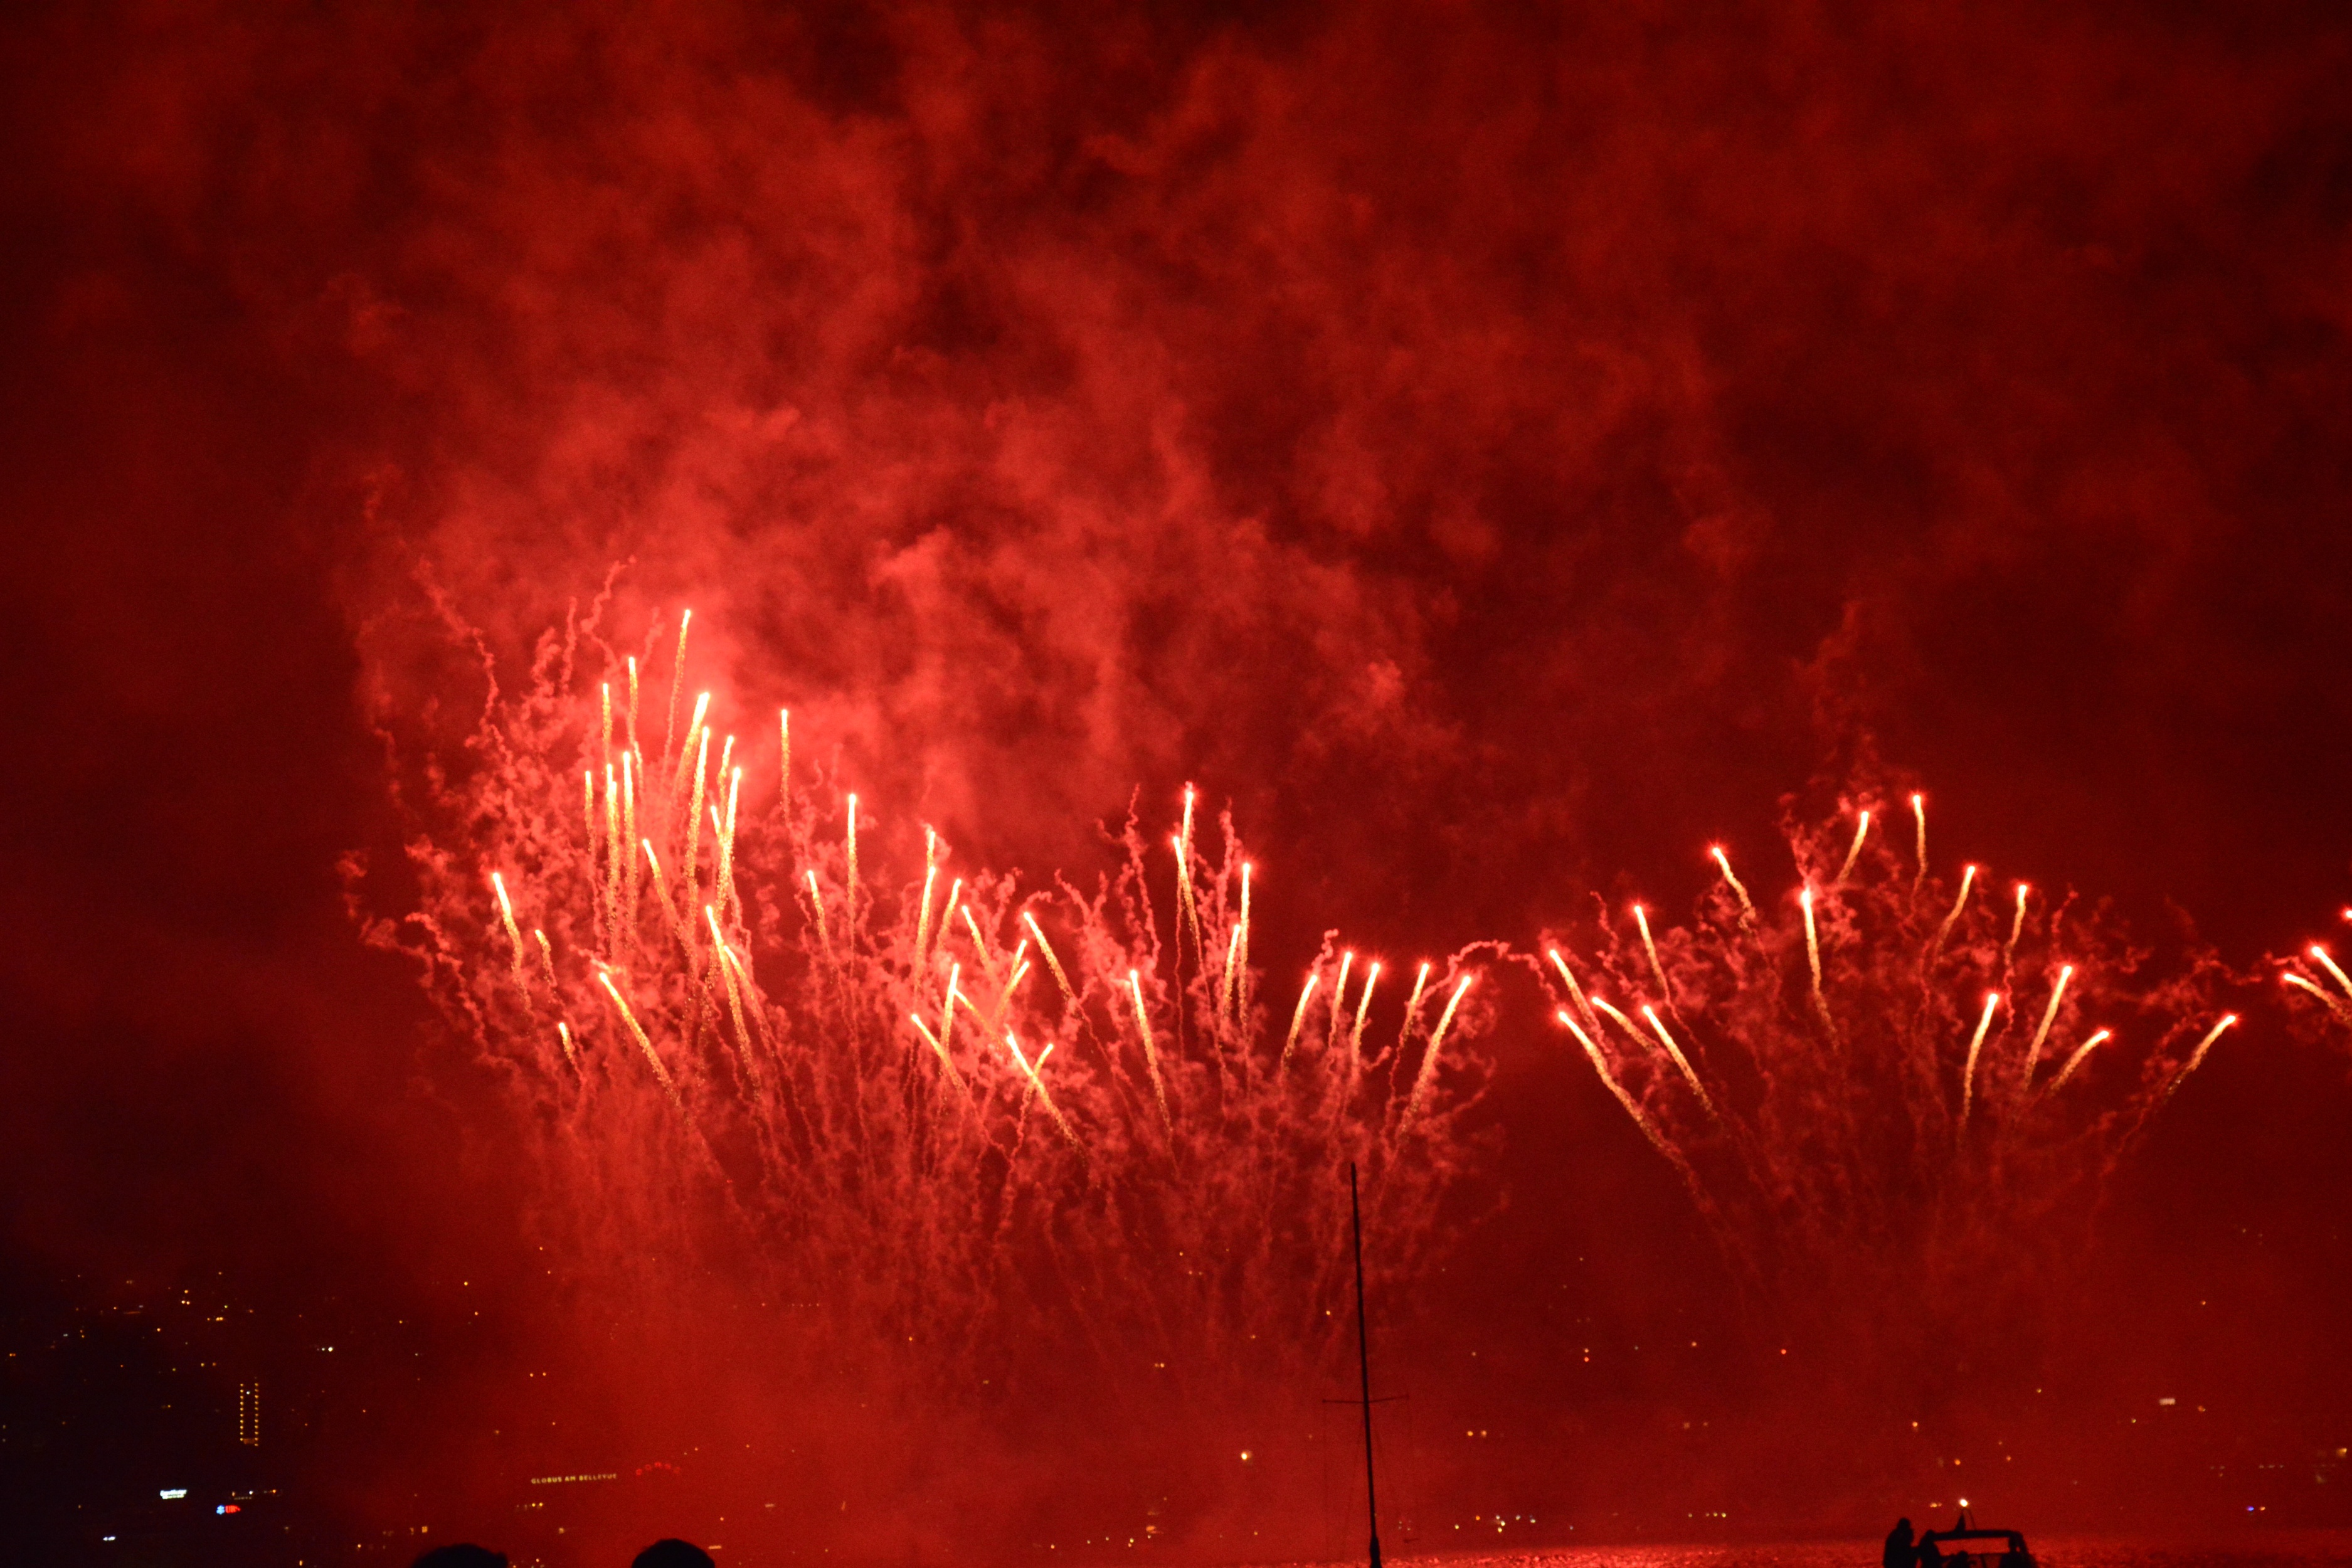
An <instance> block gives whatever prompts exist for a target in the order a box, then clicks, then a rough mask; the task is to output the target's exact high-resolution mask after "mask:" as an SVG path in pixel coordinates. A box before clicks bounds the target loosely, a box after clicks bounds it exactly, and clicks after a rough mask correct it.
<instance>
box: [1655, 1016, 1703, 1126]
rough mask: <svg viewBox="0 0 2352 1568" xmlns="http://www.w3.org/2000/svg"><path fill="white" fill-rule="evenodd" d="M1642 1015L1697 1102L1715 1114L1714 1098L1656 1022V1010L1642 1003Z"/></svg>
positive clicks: (1687, 1059) (1661, 1026)
mask: <svg viewBox="0 0 2352 1568" xmlns="http://www.w3.org/2000/svg"><path fill="white" fill-rule="evenodd" d="M1642 1016H1643V1017H1644V1018H1647V1019H1648V1020H1649V1021H1650V1028H1651V1029H1652V1031H1654V1033H1655V1034H1656V1035H1657V1037H1658V1044H1660V1045H1662V1046H1664V1047H1666V1055H1667V1056H1669V1057H1672V1058H1674V1063H1675V1067H1677V1068H1681V1069H1682V1075H1683V1079H1684V1081H1685V1082H1686V1083H1688V1084H1689V1085H1690V1086H1691V1092H1692V1093H1693V1094H1696V1095H1697V1096H1698V1102H1699V1104H1701V1105H1703V1106H1705V1107H1706V1113H1707V1115H1709V1116H1711V1117H1712V1116H1715V1115H1716V1114H1717V1111H1716V1109H1715V1100H1713V1099H1712V1098H1711V1097H1710V1096H1709V1095H1708V1094H1707V1092H1706V1085H1705V1084H1703V1083H1701V1082H1699V1080H1698V1073H1697V1072H1696V1070H1695V1069H1694V1068H1692V1067H1691V1065H1690V1058H1688V1057H1686V1056H1685V1055H1683V1048H1682V1047H1680V1046H1678V1045H1676V1044H1675V1037H1673V1036H1672V1035H1670V1034H1668V1033H1666V1026H1664V1024H1661V1023H1660V1022H1658V1010H1657V1009H1656V1008H1655V1007H1653V1006H1650V1005H1648V1004H1646V1003H1644V1004H1643V1007H1642Z"/></svg>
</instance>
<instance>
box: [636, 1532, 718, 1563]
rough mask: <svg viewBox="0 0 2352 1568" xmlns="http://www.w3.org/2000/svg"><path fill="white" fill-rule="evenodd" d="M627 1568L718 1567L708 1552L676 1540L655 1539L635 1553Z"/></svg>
mask: <svg viewBox="0 0 2352 1568" xmlns="http://www.w3.org/2000/svg"><path fill="white" fill-rule="evenodd" d="M629 1568H719V1564H718V1563H713V1562H712V1561H711V1560H710V1553H709V1552H705V1551H704V1550H703V1549H702V1548H701V1547H699V1546H690V1545H688V1543H687V1542H683V1541H678V1540H675V1539H673V1540H669V1541H656V1542H654V1543H653V1544H652V1545H651V1546H648V1547H646V1549H645V1550H644V1551H643V1552H638V1553H637V1560H636V1561H635V1563H631V1564H630V1565H629Z"/></svg>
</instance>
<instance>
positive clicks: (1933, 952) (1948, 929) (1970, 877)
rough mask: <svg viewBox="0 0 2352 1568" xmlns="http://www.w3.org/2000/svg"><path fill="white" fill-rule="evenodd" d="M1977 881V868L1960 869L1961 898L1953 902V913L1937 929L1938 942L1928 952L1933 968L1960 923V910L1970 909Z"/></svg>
mask: <svg viewBox="0 0 2352 1568" xmlns="http://www.w3.org/2000/svg"><path fill="white" fill-rule="evenodd" d="M1976 879H1977V868H1975V867H1974V866H1963V867H1961V868H1960V896H1959V897H1958V898H1956V899H1954V900H1952V912H1951V913H1950V914H1948V915H1946V916H1945V917H1944V923H1943V924H1942V925H1939V926H1937V928H1936V940H1935V942H1934V943H1933V944H1932V945H1930V946H1929V948H1928V950H1927V963H1929V965H1931V966H1932V965H1933V964H1934V963H1935V962H1936V960H1937V956H1938V955H1940V954H1941V953H1942V952H1943V951H1944V939H1945V938H1946V937H1948V936H1949V935H1951V933H1952V927H1953V926H1954V925H1955V924H1956V923H1958V921H1959V918H1960V910H1963V909H1965V908H1967V907H1968V902H1969V888H1971V887H1973V886H1974V885H1975V883H1976Z"/></svg>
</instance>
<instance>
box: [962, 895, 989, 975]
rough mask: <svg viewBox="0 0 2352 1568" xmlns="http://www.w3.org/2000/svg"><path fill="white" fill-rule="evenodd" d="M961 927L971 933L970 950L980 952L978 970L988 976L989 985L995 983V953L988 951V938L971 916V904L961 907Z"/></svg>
mask: <svg viewBox="0 0 2352 1568" xmlns="http://www.w3.org/2000/svg"><path fill="white" fill-rule="evenodd" d="M963 929H964V930H966V931H970V932H971V946H972V951H973V952H977V953H978V954H980V971H981V973H983V974H985V975H987V976H988V983H989V984H991V985H993V984H996V955H995V954H994V953H992V952H989V951H988V938H986V937H984V936H982V934H981V931H980V922H979V921H976V920H974V919H972V918H971V905H970V904H966V905H965V906H964V907H963Z"/></svg>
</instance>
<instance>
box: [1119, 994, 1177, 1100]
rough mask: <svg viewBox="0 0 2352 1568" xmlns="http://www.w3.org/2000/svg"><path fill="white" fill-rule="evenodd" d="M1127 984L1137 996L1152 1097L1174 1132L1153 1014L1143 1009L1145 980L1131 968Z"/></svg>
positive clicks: (1136, 1021) (1144, 1056) (1144, 1061)
mask: <svg viewBox="0 0 2352 1568" xmlns="http://www.w3.org/2000/svg"><path fill="white" fill-rule="evenodd" d="M1127 984H1128V989H1129V991H1130V992H1131V993H1132V994H1134V996H1135V1026H1136V1028H1137V1030H1138V1031H1139V1033H1141V1035H1142V1036H1143V1066H1144V1070H1145V1071H1147V1072H1149V1073H1150V1075H1151V1098H1152V1099H1154V1100H1158V1101H1159V1102H1160V1122H1161V1124H1162V1125H1163V1126H1165V1127H1166V1128H1167V1129H1168V1130H1169V1131H1171V1132H1173V1131H1175V1130H1176V1119H1175V1118H1174V1117H1172V1116H1171V1115H1170V1114H1169V1113H1168V1086H1167V1085H1166V1084H1164V1083H1162V1082H1161V1081H1160V1051H1159V1048H1158V1047H1155V1046H1154V1045H1153V1044H1152V1043H1151V1016H1150V1014H1148V1013H1146V1012H1145V1011H1144V1010H1143V981H1142V979H1141V978H1140V977H1139V975H1138V974H1137V973H1136V972H1135V971H1134V970H1132V969H1130V970H1129V971H1128V972H1127Z"/></svg>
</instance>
